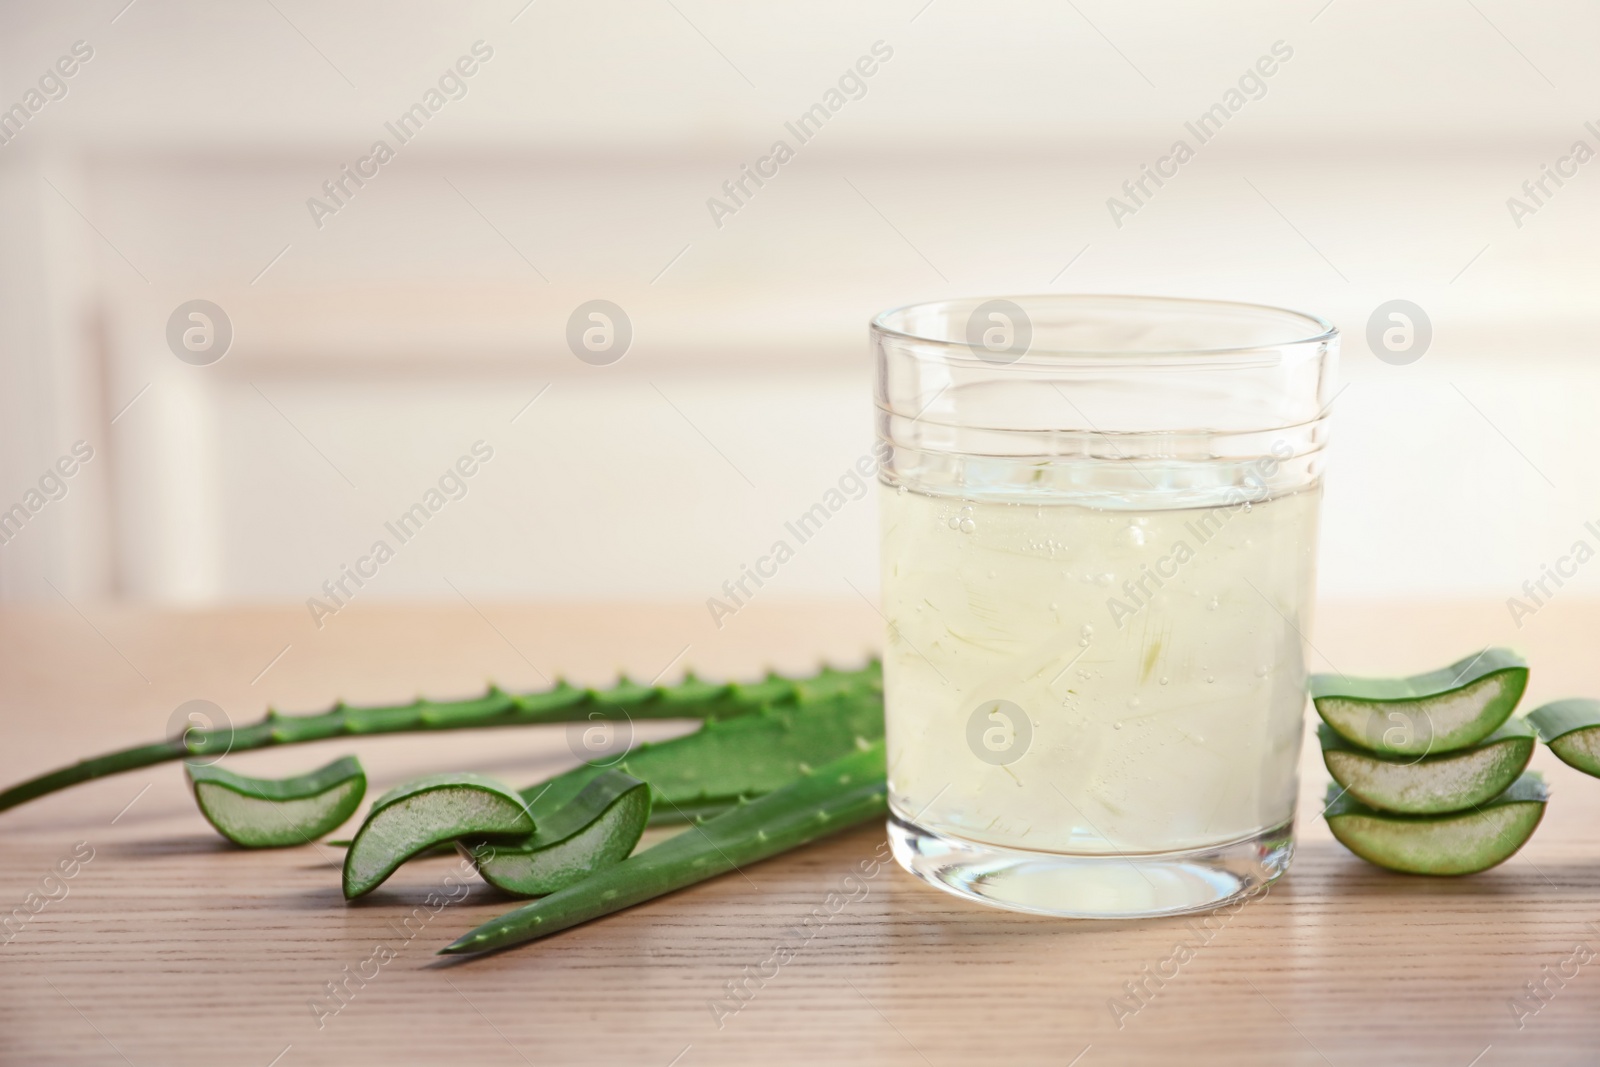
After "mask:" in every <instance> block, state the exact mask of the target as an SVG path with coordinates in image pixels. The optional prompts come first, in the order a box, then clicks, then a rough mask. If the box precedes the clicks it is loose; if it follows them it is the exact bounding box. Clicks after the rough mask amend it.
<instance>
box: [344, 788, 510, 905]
mask: <svg viewBox="0 0 1600 1067" xmlns="http://www.w3.org/2000/svg"><path fill="white" fill-rule="evenodd" d="M533 832H534V824H533V816H532V815H529V814H528V809H527V806H526V805H525V804H524V803H523V800H522V798H521V797H520V796H518V795H517V793H516V791H515V790H513V789H511V788H510V787H508V786H505V785H502V784H501V783H499V782H497V781H495V780H494V779H493V778H488V777H485V776H484V775H481V774H433V775H429V776H428V777H426V778H418V779H416V780H415V781H411V782H407V783H405V784H404V785H400V786H396V787H395V788H394V789H391V790H389V791H388V792H387V793H385V794H383V796H381V797H379V798H378V800H377V802H376V803H374V804H373V805H372V810H371V811H369V812H368V813H367V819H366V821H365V822H363V823H362V824H361V829H360V830H358V831H356V836H355V839H354V840H353V841H351V842H350V848H349V849H348V850H346V852H345V854H344V896H345V899H346V900H354V899H355V898H356V897H359V896H361V895H362V894H364V893H370V892H372V891H373V890H374V889H376V888H377V887H378V886H379V885H381V884H382V883H383V880H384V879H385V878H388V877H389V876H390V875H391V874H393V873H394V872H395V870H396V869H397V868H398V867H399V866H400V865H401V864H402V863H404V862H405V861H406V860H408V859H410V858H411V857H413V856H415V855H416V854H417V853H419V852H424V851H427V850H428V849H430V848H432V847H434V846H435V845H440V844H444V843H445V842H447V841H454V840H456V839H457V838H460V837H474V838H478V839H482V840H498V841H514V840H518V839H521V838H526V837H528V836H529V835H530V834H532V833H533Z"/></svg>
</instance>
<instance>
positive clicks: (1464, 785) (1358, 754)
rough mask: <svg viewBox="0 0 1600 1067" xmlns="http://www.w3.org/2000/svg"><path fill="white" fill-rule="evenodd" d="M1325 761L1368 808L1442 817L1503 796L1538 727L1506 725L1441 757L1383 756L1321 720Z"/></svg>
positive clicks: (1335, 777) (1522, 766) (1512, 721)
mask: <svg viewBox="0 0 1600 1067" xmlns="http://www.w3.org/2000/svg"><path fill="white" fill-rule="evenodd" d="M1317 736H1318V737H1319V738H1320V739H1321V741H1322V762H1323V763H1325V764H1327V767H1328V773H1329V774H1331V775H1333V780H1334V781H1335V782H1338V783H1339V784H1340V785H1341V786H1343V787H1344V788H1345V789H1346V790H1348V791H1349V793H1350V795H1351V796H1353V797H1355V798H1356V799H1357V800H1359V801H1361V802H1362V803H1364V804H1366V805H1367V806H1369V807H1373V808H1377V809H1379V810H1380V811H1392V812H1397V813H1400V814H1409V815H1440V814H1444V813H1446V812H1452V811H1461V810H1463V809H1464V808H1471V807H1475V806H1476V805H1478V804H1482V803H1483V802H1484V801H1486V800H1490V799H1492V798H1493V797H1496V796H1498V795H1499V794H1500V793H1502V792H1504V791H1505V790H1506V788H1507V787H1508V786H1509V785H1511V783H1512V782H1514V781H1516V779H1517V775H1519V774H1521V773H1522V772H1523V771H1524V770H1526V769H1527V766H1528V760H1529V759H1531V758H1532V757H1533V749H1534V745H1535V738H1534V732H1533V727H1531V726H1529V725H1528V724H1527V722H1526V721H1525V720H1523V719H1508V720H1506V722H1505V724H1504V725H1503V726H1501V727H1500V729H1498V730H1496V731H1495V732H1494V733H1492V734H1490V735H1489V736H1488V737H1486V738H1484V739H1483V740H1482V741H1480V742H1478V743H1477V744H1476V745H1473V746H1471V747H1469V748H1463V749H1457V750H1456V751H1454V752H1446V753H1443V754H1441V755H1437V756H1421V757H1418V756H1404V757H1402V756H1383V755H1379V754H1378V753H1376V752H1369V751H1367V750H1366V749H1364V748H1360V747H1358V746H1356V745H1352V744H1351V743H1350V742H1349V741H1346V740H1345V739H1344V738H1343V737H1340V736H1339V735H1338V734H1336V733H1334V732H1333V730H1332V729H1331V728H1330V727H1329V726H1328V724H1327V723H1319V724H1318V726H1317Z"/></svg>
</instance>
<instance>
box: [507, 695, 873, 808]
mask: <svg viewBox="0 0 1600 1067" xmlns="http://www.w3.org/2000/svg"><path fill="white" fill-rule="evenodd" d="M882 736H883V703H882V700H881V698H880V697H879V695H878V694H877V693H876V692H866V691H863V692H856V693H847V694H843V695H839V696H833V697H829V698H826V699H821V700H817V701H814V702H812V703H808V704H804V705H796V706H789V707H778V708H765V709H762V710H761V711H759V712H756V713H754V714H750V715H744V716H741V717H740V718H737V719H729V720H726V721H722V722H717V721H708V722H707V723H706V724H705V725H703V726H702V727H701V728H700V729H699V730H697V731H695V732H694V733H692V734H688V735H686V736H684V737H679V738H674V739H673V740H671V741H662V742H659V743H646V744H642V745H639V746H637V747H636V748H634V749H632V750H630V751H629V752H628V754H627V755H626V756H625V757H623V758H622V760H621V761H620V762H615V761H613V762H611V763H607V762H596V763H588V764H584V765H583V766H580V767H576V768H574V769H572V770H570V771H567V772H566V773H564V774H559V775H557V776H555V777H554V778H551V779H549V780H547V781H545V782H541V783H539V784H538V785H533V786H529V787H528V788H527V789H524V790H522V796H523V798H524V799H526V800H527V801H528V807H529V810H530V811H532V812H533V816H534V819H535V820H537V821H539V822H540V824H541V825H543V820H544V819H545V818H546V817H548V815H550V814H553V813H554V812H557V811H559V810H561V809H562V808H563V807H565V806H566V805H567V804H569V803H570V802H571V801H572V799H573V798H574V797H576V796H577V795H578V793H579V791H580V790H582V789H583V788H584V787H585V786H586V785H588V783H589V782H591V781H593V780H594V779H595V778H596V777H598V776H599V775H601V774H603V773H605V771H606V769H607V767H608V766H615V768H616V769H617V770H619V771H625V772H627V773H628V774H631V775H633V776H634V777H635V778H639V779H642V780H644V781H646V782H649V783H650V789H651V792H652V794H653V796H654V803H653V807H652V814H651V823H652V825H662V824H668V823H674V822H697V821H701V820H703V819H705V818H709V817H712V816H715V815H717V814H720V813H721V812H723V811H726V810H727V809H728V808H729V807H731V806H733V805H734V804H736V803H738V801H740V800H741V799H749V798H752V797H758V796H763V795H765V794H767V793H770V792H772V791H773V790H774V789H778V788H780V787H782V786H785V785H787V784H789V783H790V782H793V781H794V780H795V779H797V778H799V777H800V776H801V775H802V774H804V773H805V772H806V771H807V770H808V769H809V768H812V767H820V766H822V765H823V764H824V763H827V762H829V761H830V760H834V759H837V758H839V757H840V756H844V755H848V754H849V753H851V752H855V751H857V750H858V749H859V748H860V747H861V746H862V745H863V744H866V743H869V742H872V741H876V740H878V739H879V738H881V737H882Z"/></svg>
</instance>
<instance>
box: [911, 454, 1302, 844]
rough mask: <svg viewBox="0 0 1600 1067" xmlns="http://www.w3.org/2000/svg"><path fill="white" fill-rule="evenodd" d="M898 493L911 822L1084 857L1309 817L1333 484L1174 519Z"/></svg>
mask: <svg viewBox="0 0 1600 1067" xmlns="http://www.w3.org/2000/svg"><path fill="white" fill-rule="evenodd" d="M881 493H882V517H883V542H882V543H883V554H884V558H883V575H884V590H883V602H884V611H885V613H886V615H887V617H888V621H889V627H888V633H889V636H888V645H887V650H886V654H885V656H884V665H883V666H884V683H885V701H886V710H887V718H888V722H887V727H888V735H887V736H888V770H889V788H890V803H891V806H892V807H893V809H894V810H895V811H896V812H897V813H898V815H899V816H900V817H901V818H903V819H905V820H908V821H911V822H914V823H916V824H918V825H920V826H922V827H925V828H928V829H930V830H934V831H936V832H939V833H941V834H945V835H950V836H953V837H957V838H963V839H966V840H969V841H975V842H981V843H983V844H987V845H998V846H1002V847H1009V848H1016V849H1027V850H1033V851H1039V852H1054V853H1063V854H1083V855H1104V854H1107V853H1117V852H1121V853H1153V852H1174V851H1179V850H1185V849H1198V848H1207V847H1210V846H1215V845H1219V844H1222V843H1226V842H1232V841H1239V840H1242V839H1246V838H1249V837H1252V836H1253V835H1257V834H1259V833H1261V832H1262V831H1264V830H1268V829H1270V828H1273V827H1277V826H1280V825H1282V824H1285V823H1287V822H1289V821H1290V820H1291V819H1292V817H1293V814H1294V801H1295V794H1296V787H1297V764H1298V756H1299V750H1300V742H1301V737H1302V732H1303V713H1304V707H1305V683H1306V668H1305V661H1304V654H1303V649H1302V646H1303V637H1302V632H1303V631H1305V630H1306V628H1307V624H1308V618H1307V615H1308V610H1309V603H1308V601H1309V598H1310V595H1311V590H1312V581H1313V566H1314V559H1315V549H1316V545H1315V531H1316V518H1317V498H1318V495H1319V494H1318V490H1317V487H1312V488H1310V489H1307V490H1303V491H1300V492H1296V493H1289V494H1286V495H1280V496H1277V497H1270V498H1269V497H1266V496H1265V494H1261V495H1260V497H1259V498H1257V499H1250V498H1249V497H1247V496H1246V497H1244V498H1243V499H1241V496H1240V494H1237V493H1235V494H1233V495H1232V496H1230V497H1229V498H1228V499H1227V502H1225V503H1224V502H1221V501H1219V500H1208V501H1206V503H1207V504H1208V505H1210V506H1205V507H1182V508H1172V509H1164V510H1139V509H1134V508H1129V509H1117V508H1102V507H1088V506H1082V505H1080V504H1076V503H1064V502H1058V501H1056V500H1052V501H1050V502H1046V503H1036V502H1033V501H1026V502H1019V501H1018V500H1017V499H1016V495H1015V494H1013V496H1012V498H1010V499H1004V498H1001V499H985V498H983V497H981V496H967V497H958V496H935V495H929V494H926V493H922V492H917V491H914V490H910V489H907V488H896V487H890V486H884V487H882V489H881ZM1219 503H1220V506H1218V505H1219Z"/></svg>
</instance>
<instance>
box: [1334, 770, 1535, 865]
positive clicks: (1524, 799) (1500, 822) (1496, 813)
mask: <svg viewBox="0 0 1600 1067" xmlns="http://www.w3.org/2000/svg"><path fill="white" fill-rule="evenodd" d="M1328 797H1329V801H1328V806H1327V810H1326V811H1325V812H1324V816H1325V817H1326V818H1327V820H1328V829H1330V830H1332V831H1333V836H1334V837H1336V838H1338V840H1339V843H1340V844H1342V845H1344V847H1345V848H1348V849H1349V850H1350V851H1351V852H1354V853H1355V854H1356V855H1358V856H1360V857H1361V858H1362V859H1364V860H1366V861H1367V862H1368V863H1375V864H1377V865H1378V866H1379V867H1386V868H1388V869H1389V870H1391V871H1401V872H1403V873H1405V874H1438V875H1454V874H1476V873H1477V872H1479V871H1485V870H1488V869H1489V868H1490V867H1493V866H1495V865H1496V864H1500V863H1504V862H1505V861H1506V860H1508V859H1510V858H1511V857H1512V856H1513V855H1515V854H1516V851H1517V850H1518V849H1519V848H1521V847H1522V846H1523V845H1524V844H1526V843H1527V841H1528V838H1530V837H1532V836H1533V831H1534V830H1535V829H1537V828H1538V826H1539V820H1540V819H1542V818H1543V817H1544V808H1545V802H1546V801H1547V800H1548V799H1549V797H1550V794H1549V790H1547V789H1546V788H1545V784H1544V779H1543V778H1541V777H1540V776H1539V774H1538V773H1537V772H1535V771H1528V772H1526V773H1524V774H1523V775H1522V776H1521V777H1520V778H1518V779H1517V780H1516V781H1515V782H1513V783H1512V784H1511V787H1510V788H1509V789H1507V790H1506V791H1505V792H1504V793H1501V794H1500V795H1499V796H1497V797H1495V798H1494V799H1492V800H1489V801H1487V802H1486V803H1484V804H1480V805H1479V806H1478V807H1476V808H1471V809H1469V810H1467V811H1459V812H1454V813H1452V814H1449V815H1396V814H1394V813H1392V812H1385V811H1378V810H1376V809H1374V808H1369V807H1367V806H1366V805H1365V804H1362V803H1361V802H1360V801H1358V800H1356V799H1355V798H1354V797H1352V796H1349V795H1348V794H1344V795H1340V793H1339V787H1338V786H1336V785H1332V784H1330V785H1329V786H1328Z"/></svg>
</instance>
